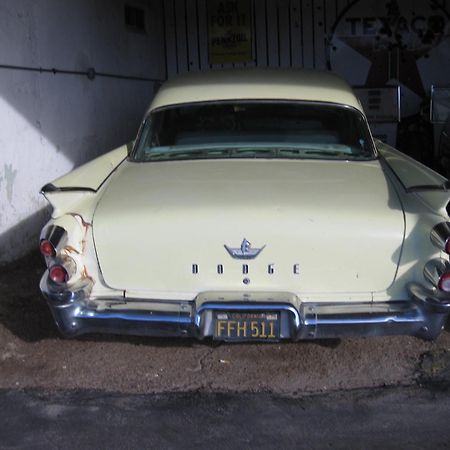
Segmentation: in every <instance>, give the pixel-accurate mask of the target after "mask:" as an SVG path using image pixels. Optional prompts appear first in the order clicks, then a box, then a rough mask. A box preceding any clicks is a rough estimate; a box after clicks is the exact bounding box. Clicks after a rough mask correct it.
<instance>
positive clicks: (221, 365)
mask: <svg viewBox="0 0 450 450" xmlns="http://www.w3.org/2000/svg"><path fill="white" fill-rule="evenodd" d="M43 270H44V265H43V262H41V259H40V256H39V255H37V254H31V255H29V256H28V257H27V258H24V259H23V260H21V261H18V262H16V263H14V264H11V265H8V266H3V267H2V268H1V269H0V295H1V297H0V389H1V388H3V389H8V388H14V389H17V388H18V389H25V388H38V389H45V390H65V389H87V390H91V389H95V390H102V391H108V392H122V393H130V394H133V393H164V392H186V391H201V392H204V393H208V392H270V393H274V394H282V395H286V396H302V395H303V394H305V393H317V392H330V391H337V390H342V389H356V388H371V387H380V386H410V385H414V384H417V383H418V384H423V383H447V382H448V380H450V333H449V331H448V330H446V331H444V332H443V333H442V335H441V336H440V337H439V338H438V339H437V340H436V341H434V342H426V341H422V340H420V339H417V338H413V337H405V336H402V337H377V338H354V339H349V338H348V339H342V340H334V341H315V342H300V343H283V344H220V345H217V344H214V343H212V342H211V341H208V342H197V341H195V340H187V339H186V340H181V339H165V340H163V339H153V338H134V337H121V336H98V335H91V336H84V337H81V338H76V339H72V340H67V339H64V338H62V337H60V336H59V334H58V332H57V330H56V328H55V326H54V324H53V320H52V318H51V315H50V312H49V310H48V308H47V305H46V304H45V301H44V300H43V299H42V298H41V295H40V292H39V289H38V283H39V278H40V276H41V273H42V272H43ZM447 328H449V327H447Z"/></svg>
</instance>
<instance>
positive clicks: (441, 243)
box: [430, 222, 450, 253]
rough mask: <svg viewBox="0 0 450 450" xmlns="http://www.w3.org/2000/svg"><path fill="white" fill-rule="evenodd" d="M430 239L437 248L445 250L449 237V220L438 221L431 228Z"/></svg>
mask: <svg viewBox="0 0 450 450" xmlns="http://www.w3.org/2000/svg"><path fill="white" fill-rule="evenodd" d="M430 239H431V242H432V243H433V244H434V245H435V246H436V247H437V248H438V249H439V250H442V251H443V252H446V250H445V247H446V246H447V242H448V240H449V239H450V222H441V223H438V224H437V225H436V226H435V227H434V228H433V229H432V230H431V234H430ZM446 253H447V252H446Z"/></svg>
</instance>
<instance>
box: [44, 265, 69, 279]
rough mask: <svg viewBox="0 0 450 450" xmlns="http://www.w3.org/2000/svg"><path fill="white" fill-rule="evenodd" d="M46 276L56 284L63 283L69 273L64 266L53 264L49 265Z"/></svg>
mask: <svg viewBox="0 0 450 450" xmlns="http://www.w3.org/2000/svg"><path fill="white" fill-rule="evenodd" d="M48 276H49V277H50V279H51V280H52V281H53V283H56V284H65V283H67V281H68V280H69V274H68V272H67V270H66V269H65V267H64V266H62V265H60V264H55V265H53V266H52V267H50V269H49V272H48Z"/></svg>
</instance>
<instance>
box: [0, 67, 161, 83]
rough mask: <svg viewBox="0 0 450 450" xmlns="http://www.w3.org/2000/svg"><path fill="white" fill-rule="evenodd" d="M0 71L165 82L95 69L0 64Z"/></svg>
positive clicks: (92, 78)
mask: <svg viewBox="0 0 450 450" xmlns="http://www.w3.org/2000/svg"><path fill="white" fill-rule="evenodd" d="M0 69H5V70H22V71H27V72H39V73H52V74H53V75H57V74H62V75H81V76H85V77H87V78H88V79H89V80H94V79H95V78H96V77H106V78H116V79H120V80H133V81H152V82H155V83H162V82H163V81H165V80H161V79H157V78H146V77H137V76H131V75H120V74H114V73H107V72H97V71H96V70H95V68H93V67H90V68H89V69H87V70H85V71H81V70H66V69H55V68H44V67H28V66H14V65H10V64H0Z"/></svg>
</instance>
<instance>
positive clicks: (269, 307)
mask: <svg viewBox="0 0 450 450" xmlns="http://www.w3.org/2000/svg"><path fill="white" fill-rule="evenodd" d="M205 311H280V312H281V311H287V312H289V313H291V314H292V316H293V318H294V319H293V323H294V326H295V328H296V329H298V328H299V327H300V322H301V320H300V315H299V312H298V311H297V309H295V308H294V306H292V305H289V304H286V303H256V304H255V303H246V302H238V303H234V302H230V303H228V302H225V303H219V302H217V303H216V302H210V303H204V304H203V305H202V306H200V308H198V309H197V312H196V314H195V319H194V324H195V326H197V327H200V326H201V320H202V314H203V313H204V312H205Z"/></svg>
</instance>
